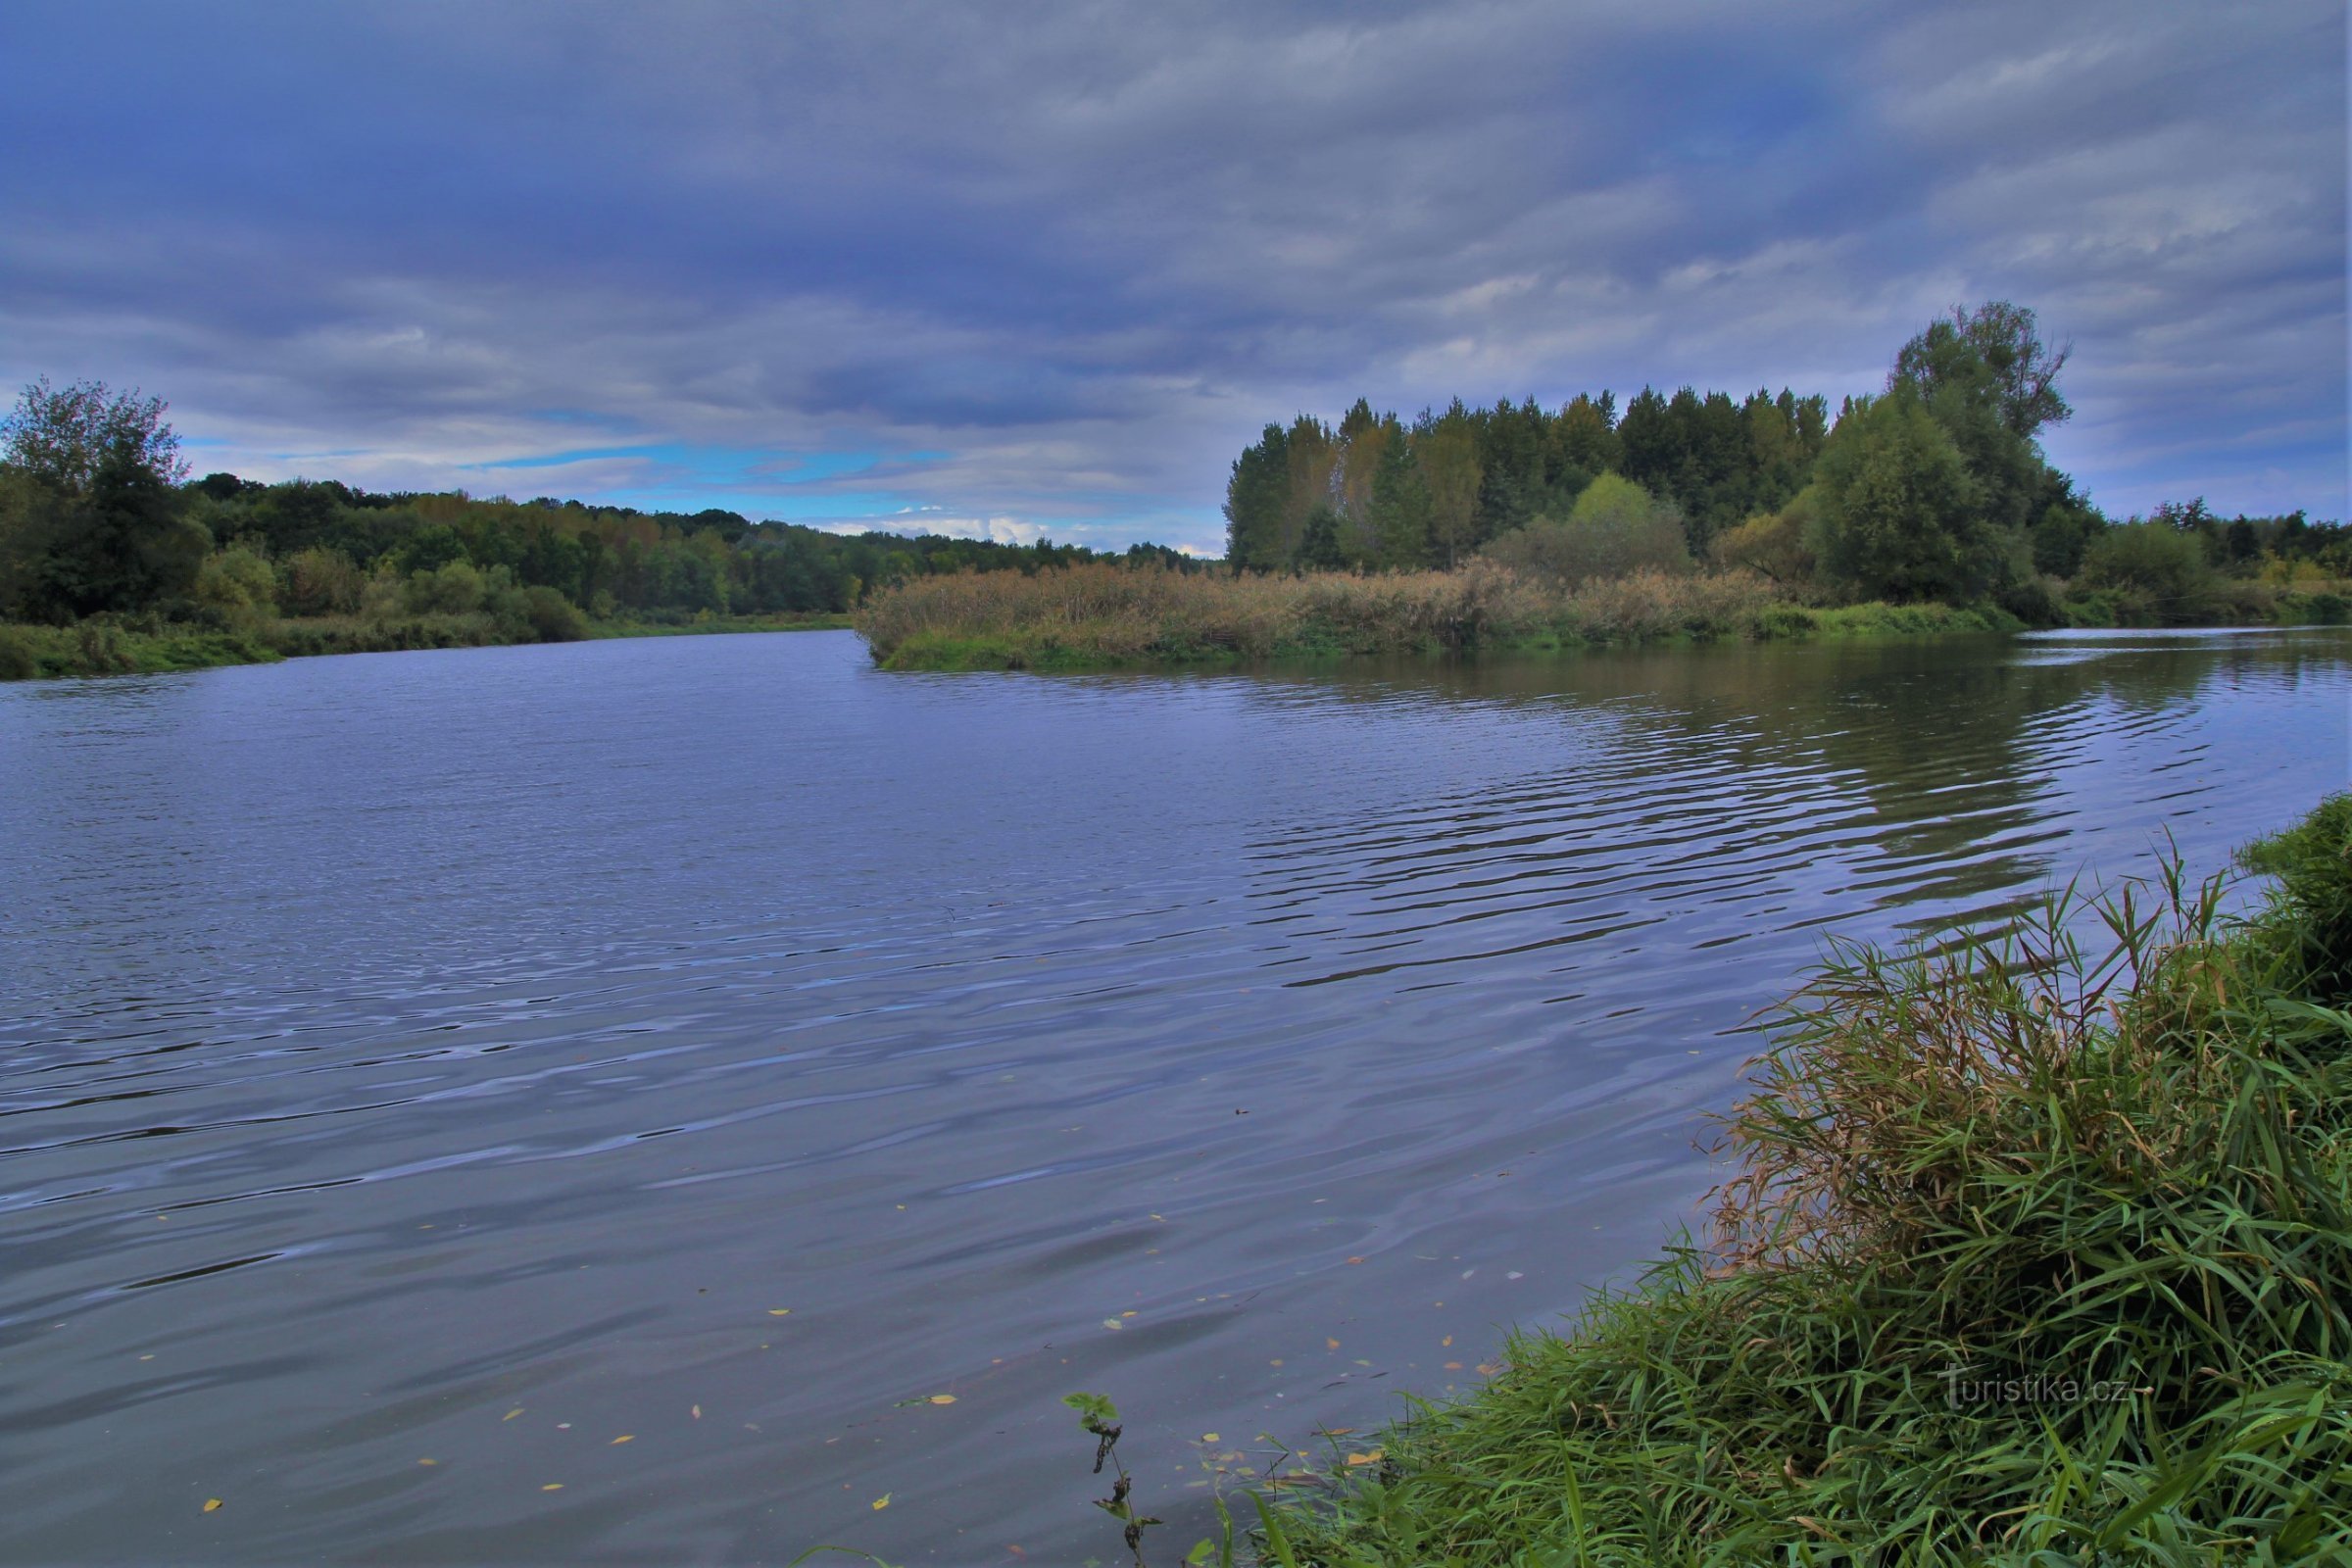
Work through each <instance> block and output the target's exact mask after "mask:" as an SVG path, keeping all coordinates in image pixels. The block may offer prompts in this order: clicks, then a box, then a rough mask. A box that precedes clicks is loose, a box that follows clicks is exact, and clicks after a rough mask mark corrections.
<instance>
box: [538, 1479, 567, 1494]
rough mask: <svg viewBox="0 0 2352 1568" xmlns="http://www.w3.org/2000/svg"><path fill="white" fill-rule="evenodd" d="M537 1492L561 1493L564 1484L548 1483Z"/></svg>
mask: <svg viewBox="0 0 2352 1568" xmlns="http://www.w3.org/2000/svg"><path fill="white" fill-rule="evenodd" d="M539 1490H540V1491H541V1492H562V1491H563V1490H564V1483H563V1482H561V1481H550V1482H549V1483H548V1484H547V1485H546V1486H544V1487H541V1488H540V1489H539Z"/></svg>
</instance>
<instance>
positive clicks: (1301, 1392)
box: [0, 632, 2352, 1563]
mask: <svg viewBox="0 0 2352 1568" xmlns="http://www.w3.org/2000/svg"><path fill="white" fill-rule="evenodd" d="M2348 699H2352V641H2348V640H2347V638H2346V636H2345V635H2344V634H2342V633H2335V632H2304V633H2252V634H2235V635H2174V636H2159V635H2146V634H2142V635H2108V636H2082V635H2077V636H2064V637H2053V638H2047V639H2030V640H2026V641H2021V642H2002V641H1998V640H1987V641H1984V642H1976V641H1945V642H1937V643H1933V644H1904V645H1893V644H1887V645H1874V646H1842V647H1841V646H1836V645H1814V646H1801V647H1763V648H1756V647H1745V646H1740V647H1730V648H1721V649H1700V650H1678V651H1673V652H1660V653H1635V654H1599V655H1591V656H1586V657H1583V658H1576V659H1565V660H1547V661H1542V662H1510V663H1493V664H1479V665H1442V664H1431V663H1409V664H1397V665H1395V666H1382V667H1375V668H1350V669H1348V670H1347V671H1345V672H1342V673H1333V672H1330V671H1320V672H1310V673H1261V674H1215V675H1175V676H1155V675H1149V676H1147V675H1139V676H1119V677H1109V676H1105V677H1100V678H1092V677H1089V678H1040V677H1034V676H1021V675H956V676H928V675H904V674H884V673H880V672H877V671H875V670H873V669H872V668H870V667H869V666H868V663H867V661H866V659H865V657H864V652H863V648H862V645H861V644H860V643H859V642H858V640H857V639H856V638H855V637H854V636H853V635H851V634H849V633H846V632H845V633H802V634H788V635H771V636H737V637H698V638H676V639H660V640H647V641H634V642H604V643H589V644H579V645H572V646H566V647H535V648H515V649H483V650H473V651H464V652H446V653H420V654H388V655H371V656H365V657H354V658H337V659H316V660H305V661H298V662H290V663H286V664H282V665H277V666H273V667H264V668H238V669H222V670H214V671H207V672H203V673H197V674H189V675H178V676H161V677H148V678H117V679H112V680H105V681H58V682H42V683H32V684H25V685H18V686H13V687H0V894H4V895H5V897H4V901H0V1237H4V1238H5V1250H4V1251H0V1258H4V1261H5V1266H4V1268H0V1496H4V1497H5V1498H6V1506H5V1507H0V1560H6V1561H9V1562H25V1561H52V1560H54V1561H92V1562H101V1561H103V1562H131V1561H159V1560H173V1561H204V1562H221V1563H260V1562H294V1561H321V1560H338V1561H369V1562H379V1561H380V1562H418V1563H471V1562H484V1563H490V1562H514V1561H548V1562H554V1561H578V1562H589V1561H594V1562H603V1561H659V1562H682V1561H712V1562H734V1561H745V1562H750V1561H779V1560H782V1559H784V1558H787V1557H789V1556H791V1555H792V1554H793V1553H794V1552H795V1551H797V1550H798V1549H800V1548H802V1547H804V1546H807V1545H809V1544H815V1543H818V1542H839V1543H843V1544H850V1545H854V1546H858V1547H861V1548H864V1549H868V1550H871V1551H875V1552H878V1553H880V1554H882V1555H884V1556H887V1557H889V1558H891V1559H892V1560H893V1561H896V1562H922V1561H941V1562H970V1563H1013V1562H1020V1561H1023V1560H1028V1561H1034V1562H1041V1563H1047V1562H1053V1563H1058V1562H1075V1561H1079V1560H1082V1559H1084V1558H1087V1557H1090V1556H1091V1557H1099V1558H1102V1559H1103V1560H1104V1561H1112V1560H1115V1559H1117V1558H1118V1557H1119V1556H1121V1555H1122V1553H1121V1552H1120V1549H1119V1544H1118V1541H1117V1537H1116V1527H1115V1526H1113V1525H1111V1524H1110V1523H1109V1522H1108V1521H1106V1520H1104V1519H1103V1516H1102V1515H1101V1514H1099V1513H1097V1512H1096V1511H1095V1510H1094V1509H1092V1508H1091V1507H1089V1506H1088V1499H1089V1498H1090V1497H1093V1496H1096V1495H1101V1494H1102V1485H1101V1483H1100V1482H1098V1481H1097V1480H1096V1478H1095V1477H1094V1476H1092V1475H1091V1474H1090V1473H1089V1465H1090V1463H1091V1460H1092V1445H1091V1442H1090V1441H1089V1440H1088V1439H1086V1438H1085V1437H1084V1435H1083V1434H1081V1433H1080V1432H1079V1431H1078V1430H1077V1426H1076V1422H1075V1418H1074V1417H1073V1416H1072V1415H1071V1414H1070V1413H1069V1412H1068V1411H1067V1410H1065V1409H1063V1408H1062V1407H1061V1405H1060V1403H1059V1399H1060V1397H1061V1396H1062V1395H1064V1394H1066V1393H1069V1392H1071V1391H1073V1390H1080V1389H1084V1390H1092V1391H1097V1392H1100V1393H1103V1394H1105V1395H1108V1396H1109V1397H1112V1398H1113V1399H1115V1400H1117V1401H1118V1402H1119V1404H1120V1405H1121V1406H1122V1408H1123V1410H1124V1412H1125V1414H1126V1417H1127V1419H1126V1431H1127V1436H1126V1438H1125V1440H1124V1443H1123V1445H1122V1447H1121V1452H1122V1453H1123V1454H1124V1455H1125V1456H1126V1457H1127V1459H1128V1462H1129V1463H1130V1465H1131V1466H1132V1467H1133V1468H1134V1470H1135V1472H1136V1495H1137V1498H1138V1500H1139V1501H1141V1502H1143V1503H1145V1504H1146V1505H1147V1506H1148V1507H1149V1508H1150V1509H1151V1511H1152V1512H1154V1513H1157V1514H1159V1515H1161V1516H1163V1517H1165V1518H1167V1519H1169V1520H1170V1521H1171V1524H1170V1526H1169V1528H1168V1530H1167V1531H1166V1532H1165V1534H1163V1535H1161V1536H1159V1537H1158V1538H1157V1539H1158V1540H1160V1541H1161V1542H1163V1543H1169V1544H1172V1546H1171V1545H1165V1544H1163V1545H1162V1546H1161V1548H1160V1550H1159V1553H1158V1555H1160V1556H1163V1557H1166V1558H1168V1559H1169V1560H1173V1559H1174V1558H1175V1557H1176V1556H1179V1555H1181V1553H1182V1551H1183V1549H1184V1547H1185V1546H1187V1545H1189V1544H1191V1542H1192V1540H1194V1539H1195V1538H1196V1537H1197V1535H1198V1534H1199V1533H1200V1532H1199V1529H1198V1526H1199V1524H1200V1521H1201V1518H1202V1516H1203V1511H1204V1509H1205V1507H1206V1501H1205V1499H1206V1498H1207V1497H1208V1495H1209V1494H1210V1491H1211V1483H1212V1481H1213V1480H1214V1479H1215V1476H1216V1474H1217V1471H1218V1467H1219V1466H1223V1467H1225V1468H1227V1469H1231V1468H1233V1467H1236V1466H1239V1465H1244V1464H1255V1463H1260V1462H1262V1461H1263V1460H1264V1459H1265V1458H1266V1457H1268V1456H1269V1455H1270V1454H1271V1452H1272V1450H1273V1442H1272V1441H1271V1440H1279V1441H1280V1442H1281V1443H1284V1444H1287V1445H1289V1446H1292V1447H1294V1448H1299V1449H1302V1450H1304V1451H1305V1452H1307V1453H1308V1454H1309V1455H1310V1456H1314V1457H1316V1458H1318V1460H1319V1461H1323V1462H1327V1461H1328V1460H1329V1459H1330V1458H1331V1457H1332V1455H1333V1454H1334V1452H1335V1451H1336V1452H1339V1453H1345V1452H1346V1451H1348V1450H1349V1449H1351V1448H1352V1447H1353V1446H1355V1445H1358V1444H1362V1443H1364V1442H1366V1441H1368V1438H1367V1435H1366V1430H1367V1429H1369V1428H1370V1427H1371V1426H1372V1425H1373V1424H1375V1423H1377V1422H1378V1421H1379V1420H1381V1419H1382V1418H1384V1417H1386V1416H1390V1415H1394V1414H1397V1413H1398V1412H1399V1411H1400V1410H1401V1409H1402V1401H1401V1398H1400V1397H1401V1396H1403V1395H1405V1394H1408V1393H1410V1394H1419V1395H1424V1396H1439V1395H1443V1394H1444V1393H1446V1391H1448V1390H1452V1389H1464V1388H1468V1387H1470V1386H1473V1385H1474V1384H1475V1383H1476V1382H1477V1381H1478V1379H1479V1378H1480V1377H1481V1376H1482V1373H1481V1371H1480V1368H1481V1367H1482V1366H1484V1367H1488V1368H1491V1367H1493V1365H1494V1364H1495V1356H1496V1354H1497V1352H1498V1349H1499V1348H1500V1346H1501V1344H1502V1339H1503V1335H1504V1333H1505V1331H1506V1330H1507V1328H1508V1327H1509V1326H1510V1325H1512V1324H1528V1325H1535V1324H1543V1323H1556V1322H1557V1321H1558V1320H1559V1316H1560V1314H1562V1313H1564V1312H1567V1311H1570V1310H1572V1309H1573V1308H1574V1307H1575V1306H1576V1304H1577V1303H1578V1302H1579V1301H1580V1300H1581V1299H1583V1298H1584V1296H1585V1294H1586V1292H1587V1291H1588V1290H1589V1289H1590V1288H1591V1287H1592V1286H1593V1285H1594V1284H1595V1283H1596V1282H1599V1281H1603V1280H1619V1281H1623V1280H1626V1279H1628V1278H1630V1277H1631V1275H1632V1272H1633V1271H1634V1270H1635V1269H1637V1268H1638V1266H1639V1264H1640V1262H1641V1261H1642V1259H1644V1258H1646V1257H1647V1256H1649V1255H1651V1254H1652V1253H1653V1252H1654V1251H1655V1250H1657V1248H1658V1247H1659V1245H1660V1244H1661V1243H1662V1242H1663V1241H1665V1240H1667V1239H1668V1238H1669V1237H1670V1236H1671V1234H1672V1232H1673V1228H1674V1227H1675V1226H1677V1225H1678V1224H1680V1223H1682V1222H1683V1221H1685V1220H1686V1219H1688V1218H1689V1217H1691V1215H1692V1214H1693V1213H1694V1212H1695V1210H1694V1204H1695V1202H1696V1201H1697V1200H1698V1198H1699V1197H1700V1196H1701V1194H1702V1193H1703V1192H1704V1191H1705V1189H1706V1188H1707V1187H1708V1185H1709V1184H1710V1180H1711V1178H1712V1175H1713V1172H1712V1170H1711V1168H1710V1165H1709V1162H1708V1159H1707V1157H1706V1156H1705V1155H1704V1154H1703V1153H1702V1152H1700V1151H1699V1149H1698V1147H1697V1140H1699V1139H1701V1138H1703V1136H1704V1123H1703V1120H1702V1118H1703V1114H1704V1113H1705V1112H1706V1111H1708V1110H1710V1109H1720V1108H1722V1107H1723V1106H1725V1105H1726V1104H1728V1103H1729V1102H1730V1100H1731V1099H1732V1098H1733V1097H1734V1095H1735V1093H1736V1086H1737V1078H1738V1074H1739V1069H1740V1063H1741V1061H1742V1059H1743V1058H1745V1057H1746V1056H1747V1055H1748V1054H1751V1053H1752V1052H1753V1051H1754V1049H1755V1048H1756V1045H1757V1037H1756V1036H1755V1035H1754V1034H1753V1033H1752V1032H1750V1031H1749V1028H1748V1020H1749V1019H1750V1018H1751V1016H1752V1015H1753V1013H1754V1012H1755V1010H1756V1009H1757V1008H1758V1007H1759V1006H1760V1005H1763V1004H1765V1003H1767V1002H1769V1001H1770V1000H1771V999H1772V998H1773V997H1774V996H1775V995H1776V994H1778V993H1780V992H1781V991H1783V990H1785V989H1786V988H1787V987H1788V986H1789V984H1790V983H1791V981H1792V979H1793V978H1794V977H1795V976H1796V975H1797V974H1798V973H1799V972H1800V971H1801V970H1802V968H1803V967H1804V965H1805V964H1806V963H1807V962H1808V961H1809V960H1810V959H1811V958H1812V957H1813V956H1815V955H1816V954H1817V953H1818V952H1819V950H1820V947H1821V944H1822V943H1823V941H1824V940H1825V939H1826V938H1827V937H1829V936H1831V935H1832V934H1839V935H1846V936H1855V937H1869V938H1880V939H1884V938H1891V937H1900V936H1903V935H1906V934H1913V933H1919V932H1923V931H1928V930H1933V929H1936V928H1937V927H1939V926H1941V925H1943V924H1945V923H1947V922H1949V921H1952V920H1954V919H1956V918H1960V917H1964V916H1972V915H1988V914H1997V913H1999V912H2000V911H2003V910H2006V909H2011V908H2014V907H2017V906H2018V904H2019V903H2020V901H2023V900H2026V899H2030V898H2031V897H2033V896H2034V894H2036V893H2037V892H2038V891H2040V890H2042V889H2044V888H2045V887H2047V886H2048V885H2049V884H2051V883H2052V882H2053V881H2062V880H2064V879H2066V878H2068V877H2070V876H2073V875H2075V874H2076V873H2078V872H2080V871H2082V870H2083V869H2085V868H2090V869H2093V870H2096V871H2098V872H2103V873H2107V874H2121V873H2125V872H2128V871H2133V870H2139V871H2144V870H2146V869H2147V868H2148V867H2149V866H2150V864H2151V863H2152V861H2151V851H2152V846H2154V845H2155V844H2157V843H2158V842H2160V841H2161V840H2162V838H2163V836H2164V835H2167V834H2169V835H2170V836H2171V839H2172V840H2173V841H2174V842H2175V843H2177V845H2178V846H2179V849H2180V852H2181V853H2182V854H2183V855H2184V856H2185V857H2186V858H2187V859H2188V860H2189V862H2190V863H2191V865H2192V867H2194V868H2196V869H2200V870H2211V869H2216V868H2218V867H2220V866H2221V865H2223V864H2224V863H2225V862H2226V859H2227V856H2228V852H2229V848H2230V847H2231V846H2233V845H2235V844H2238V843H2240V842H2242V841H2243V840H2245V839H2247V838H2248V837H2250V836H2252V835H2254V834H2256V833H2259V832H2263V831H2267V830H2270V829H2273V828H2277V827H2278V826H2281V825H2283V824H2285V823H2287V822H2289V821H2291V820H2292V819H2293V818H2295V817H2296V816H2298V815H2299V814H2301V813H2302V812H2303V811H2304V810H2306V809H2309V807H2310V806H2311V805H2312V804H2313V803H2314V802H2316V801H2317V800H2318V798H2319V797H2320V796H2321V794H2322V793H2324V792H2325V791H2327V790H2330V789H2337V788H2341V787H2343V785H2344V783H2345V781H2346V775H2347V750H2348V744H2352V742H2348V736H2347V701H2348ZM935 1396H945V1397H952V1399H953V1402H935V1400H934V1397H935ZM1318 1427H1340V1428H1355V1429H1358V1430H1357V1431H1356V1432H1355V1433H1354V1434H1349V1435H1343V1436H1342V1437H1341V1438H1339V1439H1338V1440H1337V1443H1336V1446H1335V1445H1334V1444H1332V1443H1328V1442H1323V1441H1320V1440H1316V1439H1314V1438H1313V1436H1312V1434H1313V1433H1314V1431H1315V1430H1316V1429H1317V1428H1318ZM1209 1434H1214V1435H1215V1436H1214V1437H1213V1438H1212V1437H1209V1436H1208V1435H1209ZM1261 1434H1265V1435H1270V1439H1267V1438H1261ZM623 1439H625V1440H626V1441H622V1440H623ZM428 1461H429V1462H428ZM550 1489H560V1490H550ZM211 1498H219V1499H221V1507H220V1508H218V1509H215V1510H211V1511H206V1509H205V1503H206V1502H207V1500H208V1499H211ZM884 1499H887V1506H878V1504H879V1503H881V1502H882V1501H883V1500H884Z"/></svg>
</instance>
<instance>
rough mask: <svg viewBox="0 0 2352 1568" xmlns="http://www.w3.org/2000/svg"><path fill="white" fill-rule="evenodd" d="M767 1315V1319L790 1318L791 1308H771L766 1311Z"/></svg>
mask: <svg viewBox="0 0 2352 1568" xmlns="http://www.w3.org/2000/svg"><path fill="white" fill-rule="evenodd" d="M767 1315H768V1316H769V1317H790V1316H792V1308H791V1307H789V1306H771V1307H769V1308H768V1309H767Z"/></svg>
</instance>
